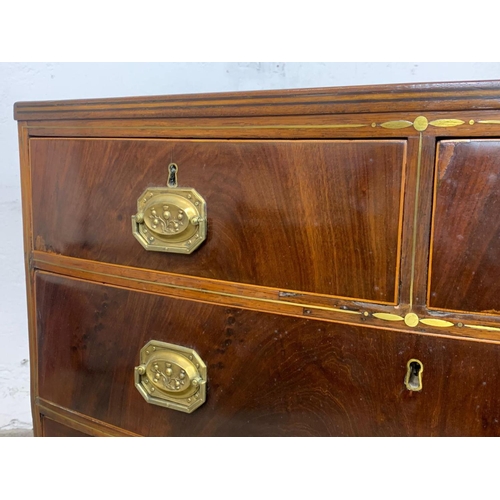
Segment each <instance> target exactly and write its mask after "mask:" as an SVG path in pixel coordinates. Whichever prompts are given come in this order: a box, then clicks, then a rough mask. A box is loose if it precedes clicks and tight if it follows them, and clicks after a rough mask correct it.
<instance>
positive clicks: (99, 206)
mask: <svg viewBox="0 0 500 500" xmlns="http://www.w3.org/2000/svg"><path fill="white" fill-rule="evenodd" d="M30 152H31V167H32V176H33V186H34V189H33V232H34V238H33V239H34V242H35V243H34V244H35V250H40V251H46V252H53V253H56V254H64V255H68V256H72V257H78V258H83V259H90V260H97V261H103V262H107V263H112V264H121V265H126V266H134V267H141V268H148V269H153V270H159V271H166V272H172V273H178V274H186V275H192V276H199V277H205V278H214V279H217V280H224V281H230V282H239V283H247V284H254V285H263V286H269V287H276V288H280V289H285V290H298V291H305V292H314V293H319V294H326V295H333V296H339V297H346V298H356V299H361V300H366V301H374V302H379V303H386V304H394V303H396V302H397V300H398V289H397V286H398V282H399V267H400V240H401V227H402V196H403V192H404V182H405V181H404V179H405V175H404V172H405V163H406V142H405V141H402V140H371V141H369V140H364V141H363V140H351V141H341V140H337V141H335V140H333V141H332V140H324V141H312V140H311V141H304V140H294V141H216V140H210V141H206V140H205V141H199V140H198V141H197V140H146V139H142V140H140V139H134V140H121V139H115V140H105V139H103V140H92V139H31V141H30ZM170 162H175V163H176V164H177V165H178V168H179V170H178V182H179V186H183V187H190V188H194V189H196V190H197V191H198V192H199V193H200V194H201V196H202V197H203V198H204V199H205V200H206V203H207V213H208V235H207V240H206V241H205V242H204V243H203V244H202V245H201V246H200V247H199V248H197V249H196V250H195V251H194V252H193V253H192V254H190V255H179V254H170V253H162V252H151V251H147V250H145V249H144V248H143V247H142V246H141V244H139V242H138V241H136V239H135V238H134V236H133V235H132V230H131V216H132V215H134V214H135V213H136V212H137V200H138V198H139V197H140V196H141V194H142V193H143V192H144V190H145V189H146V188H148V187H152V186H165V184H166V181H167V174H168V172H167V170H168V165H169V164H170Z"/></svg>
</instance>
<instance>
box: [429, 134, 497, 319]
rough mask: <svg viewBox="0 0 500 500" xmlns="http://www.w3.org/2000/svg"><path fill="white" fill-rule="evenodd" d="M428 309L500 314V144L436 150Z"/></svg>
mask: <svg viewBox="0 0 500 500" xmlns="http://www.w3.org/2000/svg"><path fill="white" fill-rule="evenodd" d="M435 189H436V198H435V213H434V227H433V234H432V266H431V274H430V289H429V305H430V306H431V307H434V308H438V309H451V310H458V311H476V312H485V313H494V314H499V313H500V282H499V276H500V141H498V140H466V141H460V140H457V141H455V140H448V141H441V142H440V143H439V146H438V161H437V168H436V180H435Z"/></svg>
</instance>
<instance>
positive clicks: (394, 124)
mask: <svg viewBox="0 0 500 500" xmlns="http://www.w3.org/2000/svg"><path fill="white" fill-rule="evenodd" d="M465 123H466V122H465V121H464V120H459V119H455V118H439V119H437V120H432V121H430V122H429V121H428V120H427V118H426V117H425V116H418V117H417V118H415V120H414V121H409V120H389V121H386V122H382V123H376V122H370V123H330V124H321V125H306V124H303V125H297V124H295V125H289V124H283V125H238V124H235V125H165V126H161V125H144V126H137V125H123V126H120V127H117V126H98V125H92V126H79V125H76V124H75V125H72V126H69V127H68V126H63V125H61V126H57V125H28V127H27V128H28V129H72V128H73V129H86V128H92V129H130V128H133V129H136V130H148V129H150V130H229V129H244V130H245V129H250V130H265V129H342V128H363V127H371V128H375V127H382V128H385V129H390V130H398V129H404V128H409V127H413V128H414V129H415V130H417V131H418V132H423V131H425V130H426V129H427V127H428V126H429V125H431V126H433V127H438V128H450V127H458V126H460V125H464V124H465ZM476 123H480V124H484V125H489V124H500V120H477V121H475V120H469V121H468V124H469V125H474V124H476Z"/></svg>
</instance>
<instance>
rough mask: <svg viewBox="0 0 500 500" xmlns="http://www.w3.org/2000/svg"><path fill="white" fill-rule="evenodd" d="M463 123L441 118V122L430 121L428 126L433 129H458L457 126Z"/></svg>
mask: <svg viewBox="0 0 500 500" xmlns="http://www.w3.org/2000/svg"><path fill="white" fill-rule="evenodd" d="M464 123H465V122H464V121H462V120H454V119H452V118H443V119H441V120H432V121H431V122H430V123H429V125H432V126H433V127H458V125H463V124H464Z"/></svg>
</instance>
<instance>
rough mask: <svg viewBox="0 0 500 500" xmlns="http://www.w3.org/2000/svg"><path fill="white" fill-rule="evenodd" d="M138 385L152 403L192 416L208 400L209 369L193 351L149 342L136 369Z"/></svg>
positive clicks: (142, 393) (141, 353)
mask: <svg viewBox="0 0 500 500" xmlns="http://www.w3.org/2000/svg"><path fill="white" fill-rule="evenodd" d="M134 380H135V386H136V387H137V390H138V391H139V392H140V393H141V395H142V397H143V398H144V399H145V400H146V401H147V402H148V403H151V404H154V405H158V406H164V407H165V408H171V409H173V410H178V411H182V412H185V413H191V412H193V411H194V410H196V408H198V407H200V406H201V405H202V404H203V403H204V402H205V400H206V383H207V367H206V365H205V363H204V362H203V360H202V359H201V358H200V356H199V355H198V354H197V352H196V351H194V350H193V349H189V348H187V347H182V346H178V345H174V344H167V343H166V342H160V341H158V340H151V341H150V342H148V343H147V344H146V345H145V346H144V347H143V348H142V349H141V352H140V365H139V366H136V367H135V373H134Z"/></svg>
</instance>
